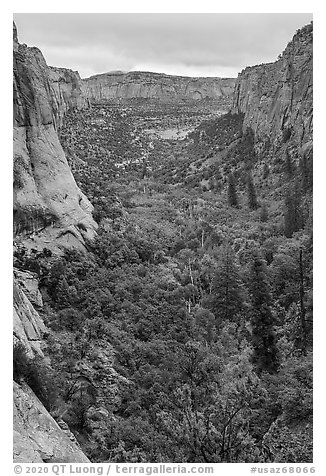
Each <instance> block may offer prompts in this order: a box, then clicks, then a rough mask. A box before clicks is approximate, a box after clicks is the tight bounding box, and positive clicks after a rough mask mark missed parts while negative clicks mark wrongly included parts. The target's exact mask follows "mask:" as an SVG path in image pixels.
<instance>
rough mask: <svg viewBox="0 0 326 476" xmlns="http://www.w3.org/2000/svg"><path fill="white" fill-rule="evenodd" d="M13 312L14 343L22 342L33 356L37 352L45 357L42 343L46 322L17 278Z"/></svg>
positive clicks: (30, 355) (14, 289)
mask: <svg viewBox="0 0 326 476" xmlns="http://www.w3.org/2000/svg"><path fill="white" fill-rule="evenodd" d="M37 291H38V290H37ZM38 292H39V291H38ZM33 294H34V293H33ZM13 313H14V315H13V317H14V319H13V334H14V344H15V343H16V342H21V343H22V344H23V345H24V347H25V349H26V352H27V354H28V356H29V357H31V358H32V357H33V356H34V355H35V354H37V355H39V356H40V357H43V352H42V349H41V344H42V337H43V334H44V333H45V331H46V328H45V325H44V322H43V320H42V318H41V317H40V315H39V313H38V312H37V311H36V310H35V309H34V307H33V305H32V304H31V302H30V300H29V299H28V298H27V296H26V294H25V293H24V292H23V290H22V289H21V287H20V285H19V283H18V281H16V280H14V288H13Z"/></svg>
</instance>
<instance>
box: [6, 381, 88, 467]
mask: <svg viewBox="0 0 326 476" xmlns="http://www.w3.org/2000/svg"><path fill="white" fill-rule="evenodd" d="M13 391H14V428H13V430H14V462H16V463H44V462H45V463H67V462H71V463H89V459H88V458H87V457H86V456H85V455H84V453H83V452H82V450H81V449H80V447H79V445H78V443H77V441H76V439H75V437H74V436H73V434H72V433H71V432H70V431H69V429H68V428H67V425H65V426H64V425H62V428H61V427H60V426H59V424H58V423H57V422H56V421H55V420H54V419H53V418H52V416H51V415H50V414H49V412H48V411H47V410H46V409H45V408H44V406H43V405H42V403H41V402H40V401H39V399H38V398H37V397H36V395H35V394H34V393H33V392H32V390H31V389H30V388H29V387H28V386H27V385H24V384H22V385H19V384H18V383H16V382H14V388H13ZM62 423H63V422H62Z"/></svg>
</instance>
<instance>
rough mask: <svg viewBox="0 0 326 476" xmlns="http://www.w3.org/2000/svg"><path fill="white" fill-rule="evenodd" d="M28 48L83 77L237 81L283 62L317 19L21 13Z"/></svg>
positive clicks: (19, 24)
mask: <svg viewBox="0 0 326 476" xmlns="http://www.w3.org/2000/svg"><path fill="white" fill-rule="evenodd" d="M14 19H15V22H16V25H17V29H18V38H19V41H20V43H26V44H27V45H28V46H37V47H38V48H40V49H41V50H42V52H43V54H44V56H45V59H46V61H47V63H48V64H49V65H52V66H59V67H65V68H71V69H73V70H77V71H79V73H80V75H81V76H82V77H88V76H91V75H93V74H98V73H104V72H107V71H113V70H122V71H155V72H161V73H167V74H177V75H185V76H221V77H236V76H237V74H238V73H239V72H240V71H241V70H242V69H243V68H244V67H246V66H252V65H255V64H259V63H266V62H270V61H275V60H276V58H277V56H278V55H279V53H281V52H282V51H283V50H284V48H285V46H286V45H287V43H288V42H289V41H290V40H291V38H292V36H293V35H294V33H295V31H296V30H297V29H298V28H300V27H302V26H304V25H305V24H307V23H309V22H310V21H311V20H312V14H309V13H288V14H287V13H253V14H252V13H244V14H225V13H213V14H206V13H198V14H191V13H188V14H187V13H180V14H175V13H159V14H157V13H153V14H144V13H136V14H135V13H133V14H132V13H130V14H119V13H115V14H113V13H104V14H98V13H94V14H90V13H88V14H81V13H79V14H78V13H72V14H67V13H17V14H15V15H14Z"/></svg>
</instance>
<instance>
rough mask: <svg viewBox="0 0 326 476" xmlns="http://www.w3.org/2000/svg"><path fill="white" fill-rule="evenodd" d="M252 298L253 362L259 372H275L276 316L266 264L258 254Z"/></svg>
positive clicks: (253, 265) (253, 268)
mask: <svg viewBox="0 0 326 476" xmlns="http://www.w3.org/2000/svg"><path fill="white" fill-rule="evenodd" d="M249 291H250V298H251V311H250V315H251V327H252V345H253V349H254V353H253V363H254V365H255V366H256V369H257V373H261V372H262V371H267V372H269V373H274V372H276V371H277V368H278V351H277V347H276V338H275V332H274V328H273V327H274V317H273V314H272V310H271V295H270V289H269V283H268V281H267V273H266V264H265V262H264V260H263V259H262V258H261V257H260V256H258V255H256V256H254V257H253V260H252V262H251V267H250V273H249Z"/></svg>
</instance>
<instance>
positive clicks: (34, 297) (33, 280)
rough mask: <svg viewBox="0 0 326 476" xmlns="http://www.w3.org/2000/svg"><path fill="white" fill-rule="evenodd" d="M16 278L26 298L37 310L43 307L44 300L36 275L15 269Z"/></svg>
mask: <svg viewBox="0 0 326 476" xmlns="http://www.w3.org/2000/svg"><path fill="white" fill-rule="evenodd" d="M14 276H15V278H16V281H17V283H18V284H19V286H20V287H21V289H22V291H23V292H24V294H25V295H26V297H27V298H28V299H29V300H30V302H31V304H32V305H33V306H34V307H35V308H36V309H41V308H42V307H43V299H42V295H41V293H40V290H39V288H38V277H37V274H36V273H32V272H30V271H21V270H19V269H15V268H14Z"/></svg>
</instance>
